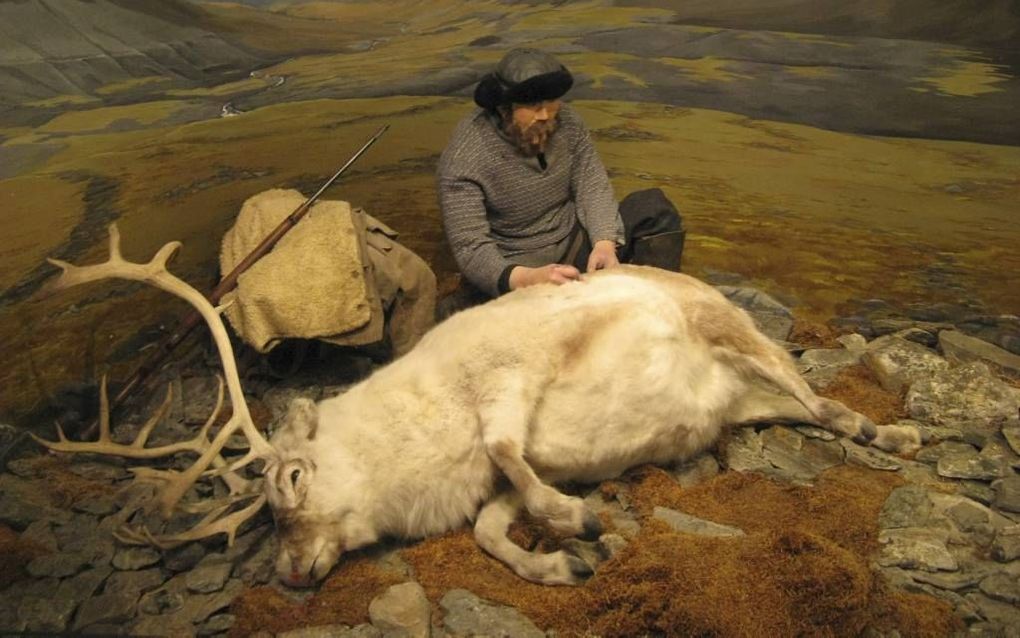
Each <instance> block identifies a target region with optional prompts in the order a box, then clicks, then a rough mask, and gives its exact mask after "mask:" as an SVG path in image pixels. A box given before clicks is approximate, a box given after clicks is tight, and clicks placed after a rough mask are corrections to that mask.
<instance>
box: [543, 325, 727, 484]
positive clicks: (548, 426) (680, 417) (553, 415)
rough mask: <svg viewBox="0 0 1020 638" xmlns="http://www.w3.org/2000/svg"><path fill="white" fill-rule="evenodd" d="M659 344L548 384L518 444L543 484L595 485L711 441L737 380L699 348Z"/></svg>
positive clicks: (689, 452) (684, 454) (687, 453)
mask: <svg viewBox="0 0 1020 638" xmlns="http://www.w3.org/2000/svg"><path fill="white" fill-rule="evenodd" d="M659 345H660V346H661V347H655V348H651V349H648V350H645V351H644V352H636V353H634V354H635V356H634V358H633V360H632V361H631V362H630V363H629V364H619V365H615V366H607V367H594V366H592V367H590V368H589V367H588V366H586V368H588V369H585V370H577V371H574V372H568V373H566V374H563V375H562V376H561V377H559V378H557V379H556V381H555V382H554V383H552V384H551V385H550V386H549V388H548V390H547V391H546V392H545V393H544V394H543V398H542V401H541V402H540V404H539V408H538V410H537V411H536V414H535V418H534V419H533V421H532V425H531V429H530V430H529V433H528V440H527V442H526V445H525V450H526V452H525V456H526V458H527V460H528V462H529V463H530V464H531V465H532V466H533V467H534V468H535V471H536V472H537V473H538V474H539V475H540V476H542V478H543V479H545V480H547V481H550V482H557V481H563V480H578V481H597V480H602V479H605V478H610V477H613V476H619V474H620V473H622V472H623V471H624V470H626V469H627V468H630V467H633V466H635V465H640V464H642V463H666V462H669V461H673V460H676V459H681V458H686V457H689V456H692V455H694V454H696V453H697V452H699V451H700V450H702V449H704V448H705V447H707V446H709V445H710V444H711V443H712V442H714V441H715V439H716V438H717V437H718V435H719V432H720V430H721V428H722V425H723V423H722V416H721V415H722V414H723V412H724V410H725V408H726V407H727V406H728V404H729V403H730V402H731V401H732V399H733V397H734V396H736V395H737V394H739V393H740V392H741V391H742V389H743V382H742V381H741V380H740V379H739V377H738V376H737V375H736V373H735V372H734V371H733V370H732V368H731V367H728V366H725V365H722V364H720V363H719V362H717V361H715V360H714V359H713V358H712V357H711V356H709V355H708V353H707V351H706V350H703V349H701V350H699V349H698V348H693V349H692V348H678V347H677V345H678V344H677V343H676V341H675V340H672V341H667V342H666V343H661V344H659ZM615 354H616V355H617V357H618V355H619V351H616V353H615ZM606 371H608V372H606Z"/></svg>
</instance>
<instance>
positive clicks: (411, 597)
mask: <svg viewBox="0 0 1020 638" xmlns="http://www.w3.org/2000/svg"><path fill="white" fill-rule="evenodd" d="M368 616H369V618H371V620H372V624H373V625H375V627H376V628H378V629H380V630H382V632H383V633H384V634H390V633H396V634H399V635H401V636H406V637H407V638H428V636H429V633H430V629H431V619H432V608H431V607H430V605H429V600H428V598H426V597H425V589H424V588H422V586H421V585H419V584H418V583H415V582H408V583H401V584H399V585H394V586H392V587H390V588H389V589H387V590H386V592H385V593H383V594H381V595H380V596H377V597H376V598H375V599H374V600H372V602H371V603H370V604H369V605H368Z"/></svg>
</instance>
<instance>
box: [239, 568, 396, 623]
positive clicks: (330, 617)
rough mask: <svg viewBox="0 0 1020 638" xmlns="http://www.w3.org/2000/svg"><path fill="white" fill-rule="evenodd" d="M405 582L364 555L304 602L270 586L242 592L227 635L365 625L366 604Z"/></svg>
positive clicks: (333, 576) (338, 572) (336, 574)
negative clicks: (321, 626)
mask: <svg viewBox="0 0 1020 638" xmlns="http://www.w3.org/2000/svg"><path fill="white" fill-rule="evenodd" d="M405 580H407V579H406V578H405V577H403V576H402V575H400V574H398V573H396V572H392V571H386V570H383V569H381V568H380V567H379V566H378V565H377V564H376V563H375V562H373V561H372V560H371V559H370V558H369V557H367V556H357V557H355V558H351V559H349V560H346V559H345V560H343V562H342V563H341V567H340V568H339V569H335V570H333V573H332V575H331V576H329V577H328V578H327V579H326V580H325V582H323V584H322V586H321V587H320V589H319V591H318V592H317V593H316V594H315V595H314V596H312V597H310V598H308V599H307V600H306V601H304V602H298V601H294V600H292V599H290V598H288V597H287V596H285V595H284V594H282V593H280V592H279V591H277V590H276V589H274V588H272V587H255V588H252V589H248V590H245V591H244V592H242V593H241V595H240V596H238V597H237V598H236V599H235V600H234V602H233V604H232V605H231V607H230V609H231V613H233V614H234V615H236V617H237V622H236V623H235V624H234V626H233V627H232V628H231V629H230V636H247V635H249V634H251V633H254V632H256V631H259V630H264V631H269V632H271V633H279V632H283V631H288V630H290V629H297V628H300V627H315V626H318V625H335V624H345V625H359V624H361V623H365V622H368V605H369V603H371V602H372V599H373V598H375V597H376V596H378V595H380V594H382V593H383V592H385V591H386V590H387V589H388V588H389V587H391V586H393V585H396V584H399V583H402V582H404V581H405Z"/></svg>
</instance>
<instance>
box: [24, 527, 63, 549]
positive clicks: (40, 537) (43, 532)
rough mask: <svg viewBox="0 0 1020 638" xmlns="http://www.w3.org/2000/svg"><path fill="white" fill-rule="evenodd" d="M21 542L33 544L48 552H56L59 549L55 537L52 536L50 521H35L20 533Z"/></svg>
mask: <svg viewBox="0 0 1020 638" xmlns="http://www.w3.org/2000/svg"><path fill="white" fill-rule="evenodd" d="M20 538H21V540H23V541H27V542H30V543H34V544H35V545H38V546H39V547H42V548H43V549H45V550H46V551H48V552H56V551H57V549H58V548H59V545H58V544H57V537H56V536H55V535H54V534H53V524H52V523H50V521H35V522H34V523H31V524H30V525H29V526H28V527H26V528H25V531H23V532H22V533H21V536H20Z"/></svg>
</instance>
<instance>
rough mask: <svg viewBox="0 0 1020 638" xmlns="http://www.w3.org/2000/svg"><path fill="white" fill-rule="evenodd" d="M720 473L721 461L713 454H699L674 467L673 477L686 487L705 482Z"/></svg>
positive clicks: (681, 485)
mask: <svg viewBox="0 0 1020 638" xmlns="http://www.w3.org/2000/svg"><path fill="white" fill-rule="evenodd" d="M718 474H719V462H718V461H716V460H715V457H714V456H712V455H711V454H699V455H698V456H696V457H695V458H693V459H690V460H689V461H685V462H683V463H679V464H678V465H676V466H675V467H674V468H673V478H674V479H676V482H677V483H678V484H679V485H680V487H682V488H684V489H689V488H692V487H694V486H695V485H698V484H700V483H704V482H705V481H707V480H709V479H711V478H714V477H715V476H718Z"/></svg>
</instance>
